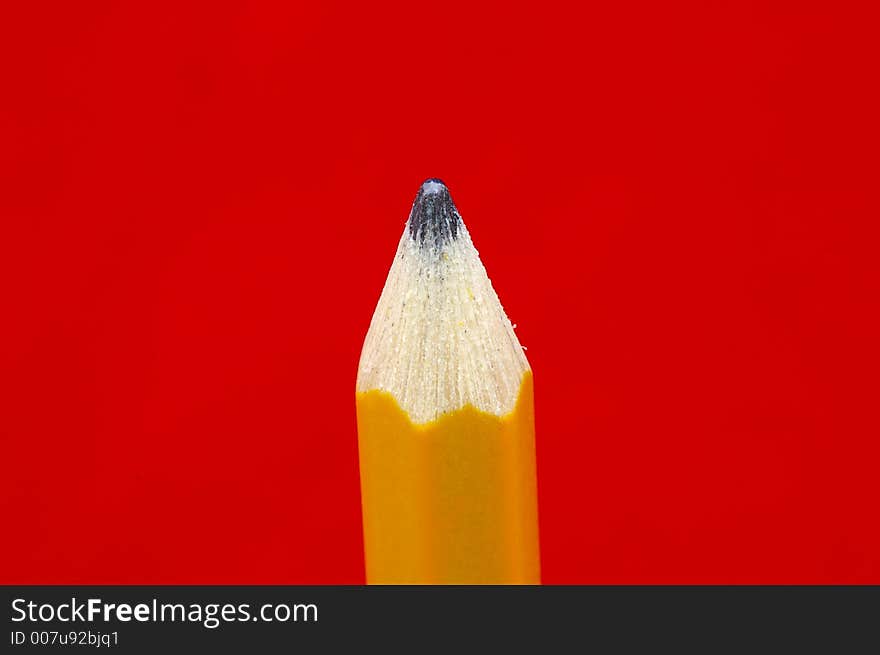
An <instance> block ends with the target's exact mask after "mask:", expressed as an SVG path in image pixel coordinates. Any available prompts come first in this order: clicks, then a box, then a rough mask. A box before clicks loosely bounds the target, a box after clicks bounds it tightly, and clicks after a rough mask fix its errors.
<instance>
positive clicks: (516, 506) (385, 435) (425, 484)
mask: <svg viewBox="0 0 880 655" xmlns="http://www.w3.org/2000/svg"><path fill="white" fill-rule="evenodd" d="M532 398H533V392H532V376H531V374H530V373H526V374H525V375H524V376H523V381H522V385H521V388H520V393H519V398H518V401H517V404H516V408H515V409H514V411H513V412H511V413H510V414H508V415H506V416H503V417H498V416H494V415H491V414H488V413H486V412H481V411H479V410H477V409H474V408H473V407H471V406H466V407H464V408H462V409H460V410H457V411H454V412H452V413H449V414H445V415H444V416H442V417H440V418H439V419H438V420H436V421H432V422H430V423H427V424H423V425H414V424H413V423H412V421H411V420H410V418H409V416H408V415H407V414H406V412H404V411H403V410H402V409H401V408H400V406H399V405H398V404H397V402H396V401H395V400H394V398H393V397H392V396H391V395H390V394H388V393H384V392H379V391H368V392H366V393H358V395H357V416H358V435H359V455H360V471H361V501H362V505H363V519H364V548H365V556H366V570H367V582H368V583H370V584H412V583H416V584H538V583H540V579H541V573H540V559H539V551H538V506H537V491H536V483H535V432H534V411H533V400H532Z"/></svg>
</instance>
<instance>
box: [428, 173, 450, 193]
mask: <svg viewBox="0 0 880 655" xmlns="http://www.w3.org/2000/svg"><path fill="white" fill-rule="evenodd" d="M444 191H446V192H447V193H448V192H449V189H447V188H446V184H444V182H443V180H441V179H440V178H439V177H429V178H428V179H427V180H425V181H424V182H422V188H421V192H422V193H423V194H424V195H429V194H432V193H443V192H444Z"/></svg>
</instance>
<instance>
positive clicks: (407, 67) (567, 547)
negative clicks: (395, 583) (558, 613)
mask: <svg viewBox="0 0 880 655" xmlns="http://www.w3.org/2000/svg"><path fill="white" fill-rule="evenodd" d="M9 4H10V5H11V4H12V3H9ZM15 4H17V5H18V4H20V5H26V6H27V5H30V6H31V11H32V12H33V13H31V14H28V15H22V14H18V15H10V12H11V11H12V7H10V6H8V5H7V6H5V8H4V10H3V14H4V16H3V17H2V20H0V25H2V28H0V30H2V34H0V36H2V38H0V62H2V63H0V67H2V89H0V101H2V102H0V138H2V147H0V217H2V233H0V290H2V323H0V434H2V437H0V438H2V455H0V485H2V486H0V491H2V496H0V511H2V515H0V523H2V526H3V528H2V531H3V537H2V539H0V581H3V582H28V583H50V582H51V583H67V582H71V583H78V582H92V583H124V582H125V583H128V582H131V583H149V582H159V583H184V582H185V583H197V582H209V583H221V582H229V583H244V582H249V583H359V582H362V581H363V563H362V540H361V524H360V504H359V503H360V501H359V487H358V470H357V441H356V430H355V419H354V379H355V372H356V368H357V361H358V356H359V352H360V346H361V342H362V339H363V337H364V334H365V332H366V329H367V326H368V324H369V320H370V316H371V314H372V311H373V307H374V305H375V302H376V300H377V299H378V296H379V292H380V290H381V287H382V284H383V281H384V278H385V274H386V272H387V269H388V266H389V264H390V261H391V258H392V255H393V252H394V249H395V247H396V243H397V239H398V238H399V235H400V233H401V231H402V229H403V222H404V220H405V219H406V216H407V213H408V211H409V208H410V203H411V202H412V199H413V196H414V194H415V192H416V190H417V188H418V185H419V184H420V182H421V181H422V179H424V178H425V177H428V176H438V177H442V178H443V179H444V180H445V181H446V182H447V183H448V184H449V186H450V187H451V190H452V193H453V197H454V198H455V200H456V202H457V204H458V206H459V209H460V210H461V212H462V214H463V216H464V218H465V221H466V222H467V224H468V226H469V229H470V231H471V234H472V236H473V238H474V241H475V243H476V245H477V247H478V248H479V249H480V252H481V254H482V256H483V260H484V263H485V264H486V267H487V269H488V270H489V272H490V275H491V277H492V279H493V282H494V284H495V287H496V289H497V290H498V292H499V294H500V296H501V298H502V301H503V302H504V304H505V307H506V309H507V310H508V313H509V315H510V317H511V319H512V320H513V321H514V322H516V323H518V324H519V329H518V333H519V336H520V339H521V340H522V342H523V343H524V344H525V345H526V346H527V347H528V349H529V350H528V355H529V358H530V360H531V363H532V366H533V368H534V370H535V379H536V394H537V395H536V403H537V426H538V474H539V491H540V513H541V539H542V544H541V545H542V557H543V571H544V579H545V581H546V582H548V583H574V582H581V583H599V582H602V583H606V582H607V583H636V582H638V583H659V582H666V583H670V582H671V583H686V582H687V583H704V582H706V583H708V582H712V583H738V582H764V583H769V582H778V583H787V582H804V583H806V582H815V583H826V582H840V583H843V582H874V583H878V582H880V521H878V506H880V491H878V463H880V440H878V436H880V425H878V423H880V421H878V409H877V403H878V393H877V392H878V383H877V382H878V380H877V376H878V373H877V372H878V364H880V357H878V333H880V332H878V328H880V325H878V320H877V299H878V291H880V289H878V276H877V274H876V268H877V264H876V257H877V253H878V248H877V241H876V238H875V237H876V232H875V230H876V221H877V218H878V216H880V212H878V207H877V204H878V203H877V199H876V196H877V193H878V189H877V180H878V170H877V165H876V163H877V153H878V148H877V136H878V129H877V122H878V119H877V116H878V107H877V103H876V101H875V98H874V97H873V94H874V92H875V87H876V84H877V76H876V71H877V68H876V63H877V62H876V59H875V53H874V51H873V48H874V44H872V40H874V41H875V40H876V30H875V28H874V25H875V23H874V21H873V20H872V19H871V17H870V16H868V15H867V13H866V12H864V11H861V10H859V7H857V6H851V7H847V6H846V5H845V3H836V2H835V3H832V2H828V3H826V4H825V6H823V5H817V4H813V3H804V2H792V3H747V2H728V3H678V2H675V3H646V4H644V5H642V4H634V3H594V5H595V6H594V5H592V4H590V3H571V4H570V5H569V6H561V5H558V4H555V3H548V2H545V3H540V4H539V5H538V6H534V7H531V8H524V7H516V6H513V5H511V3H497V4H487V3H476V2H468V3H461V4H458V3H447V2H442V3H437V2H435V3H411V2H410V3H401V6H398V7H394V8H385V7H380V6H378V5H373V4H372V3H352V5H354V6H345V7H343V6H331V5H330V4H328V3H320V4H321V5H323V6H322V7H316V6H312V5H311V4H305V3H277V5H270V4H246V3H235V4H225V3H213V2H212V3H199V4H192V3H168V4H167V5H161V6H160V5H159V4H158V3H143V4H142V5H137V4H135V3H119V5H116V4H115V3H112V4H111V3H98V2H89V3H57V5H56V6H54V7H52V8H51V9H50V8H45V7H44V5H43V4H42V3H40V4H39V5H37V4H34V3H15ZM768 4H769V5H772V7H768V6H767V5H768ZM866 4H867V3H866ZM182 5H185V6H182ZM605 5H613V7H612V8H609V7H606V6H605ZM706 5H712V7H711V8H709V7H707V6H706ZM832 7H833V9H832Z"/></svg>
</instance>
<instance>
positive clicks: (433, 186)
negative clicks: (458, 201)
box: [409, 177, 461, 247]
mask: <svg viewBox="0 0 880 655" xmlns="http://www.w3.org/2000/svg"><path fill="white" fill-rule="evenodd" d="M460 225H461V215H460V214H459V213H458V209H457V208H456V206H455V203H454V202H452V196H451V195H450V194H449V188H448V187H447V186H446V184H444V183H443V180H441V179H439V178H436V177H429V178H428V179H427V180H425V181H424V182H422V186H421V187H419V192H418V193H417V194H416V199H415V201H414V202H413V207H412V211H411V212H410V215H409V232H410V236H412V238H413V239H414V240H415V241H416V242H417V243H418V244H419V245H421V246H426V247H431V246H434V247H442V246H443V245H444V244H446V243H448V242H449V241H452V240H453V239H455V237H456V236H458V232H459V226H460Z"/></svg>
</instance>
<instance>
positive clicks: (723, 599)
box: [0, 586, 880, 653]
mask: <svg viewBox="0 0 880 655" xmlns="http://www.w3.org/2000/svg"><path fill="white" fill-rule="evenodd" d="M0 594H2V602H3V605H4V610H3V613H4V615H5V626H6V631H5V634H4V635H3V638H2V642H3V644H4V648H3V651H5V652H10V653H14V652H19V651H42V652H50V651H51V652H61V651H64V650H67V649H76V650H90V649H94V650H98V651H104V650H112V651H115V652H124V653H141V652H143V653H156V652H162V653H169V652H172V653H173V652H193V650H194V649H196V652H205V651H207V649H219V650H223V651H227V650H229V651H240V652H252V651H255V650H256V651H258V652H272V651H274V650H278V651H281V650H285V651H286V652H292V650H293V649H298V648H310V649H319V651H326V650H330V649H334V648H340V649H341V648H342V647H347V648H350V647H352V646H355V647H369V648H371V649H373V648H381V649H390V650H405V651H407V652H413V651H419V650H422V649H424V648H435V647H437V646H438V645H441V644H442V645H444V646H446V647H453V648H456V650H457V651H458V650H461V649H464V650H465V651H467V650H469V648H468V646H471V645H474V644H477V643H480V644H485V645H491V646H492V647H493V648H494V647H500V646H513V647H517V650H518V651H519V650H520V649H521V647H523V646H529V647H535V648H539V649H543V648H552V649H553V652H556V651H559V650H566V651H569V650H570V651H582V650H583V649H584V648H590V647H597V648H602V649H603V651H606V652H607V651H608V650H618V649H624V650H629V649H630V648H640V649H644V648H645V647H646V646H648V647H652V650H653V649H654V648H657V647H660V646H664V647H675V646H678V645H682V646H683V645H697V646H701V647H704V648H706V649H712V650H714V649H716V648H717V647H724V646H727V647H729V646H736V647H738V648H749V649H750V650H755V649H758V650H767V649H769V650H774V651H776V652H779V651H782V652H785V651H788V650H789V649H790V648H791V647H793V646H794V645H796V644H800V645H805V646H810V647H812V648H814V649H815V648H819V649H820V652H835V653H840V652H854V651H861V650H863V649H867V648H868V647H870V648H871V649H874V648H877V647H878V646H880V640H878V636H877V630H876V628H875V627H874V625H875V624H876V623H877V617H878V611H880V587H550V586H544V587H306V586H192V587H190V586H7V587H0ZM537 652H543V651H540V650H539V651H537ZM874 652H877V651H876V650H874Z"/></svg>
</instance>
